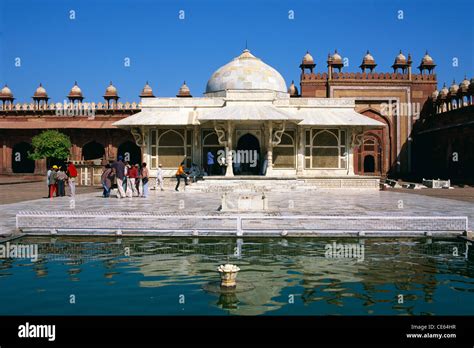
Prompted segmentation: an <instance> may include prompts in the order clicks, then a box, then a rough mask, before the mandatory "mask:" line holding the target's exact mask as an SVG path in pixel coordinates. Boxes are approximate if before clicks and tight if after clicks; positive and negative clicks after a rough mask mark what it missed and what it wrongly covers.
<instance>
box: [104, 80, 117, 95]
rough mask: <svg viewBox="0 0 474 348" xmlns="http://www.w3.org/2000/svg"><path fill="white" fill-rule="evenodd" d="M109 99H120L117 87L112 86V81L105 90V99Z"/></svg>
mask: <svg viewBox="0 0 474 348" xmlns="http://www.w3.org/2000/svg"><path fill="white" fill-rule="evenodd" d="M107 97H109V98H112V97H118V92H117V88H115V86H114V85H113V84H112V81H110V84H109V85H108V86H107V88H106V89H105V94H104V98H107Z"/></svg>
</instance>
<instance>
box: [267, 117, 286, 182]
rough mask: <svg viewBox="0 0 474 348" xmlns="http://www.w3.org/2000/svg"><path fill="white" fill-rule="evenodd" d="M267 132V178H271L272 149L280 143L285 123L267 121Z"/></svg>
mask: <svg viewBox="0 0 474 348" xmlns="http://www.w3.org/2000/svg"><path fill="white" fill-rule="evenodd" d="M268 129H269V132H270V141H269V143H268V153H267V159H268V167H267V174H266V175H267V176H271V175H272V174H273V148H274V147H275V146H278V144H280V142H281V137H282V136H283V133H284V132H285V121H283V122H275V123H273V122H272V121H269V127H268Z"/></svg>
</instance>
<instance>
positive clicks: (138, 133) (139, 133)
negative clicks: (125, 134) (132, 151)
mask: <svg viewBox="0 0 474 348" xmlns="http://www.w3.org/2000/svg"><path fill="white" fill-rule="evenodd" d="M130 133H132V135H133V138H134V139H135V144H137V146H140V147H141V146H145V137H144V132H143V130H142V129H140V128H138V127H134V128H132V129H130Z"/></svg>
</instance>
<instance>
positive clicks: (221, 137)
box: [214, 122, 227, 147]
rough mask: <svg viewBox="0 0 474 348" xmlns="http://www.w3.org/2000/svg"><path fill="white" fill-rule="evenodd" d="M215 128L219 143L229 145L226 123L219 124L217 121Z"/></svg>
mask: <svg viewBox="0 0 474 348" xmlns="http://www.w3.org/2000/svg"><path fill="white" fill-rule="evenodd" d="M214 130H215V131H216V134H217V140H218V141H219V144H220V145H223V146H226V147H227V134H226V127H225V125H222V124H218V123H217V122H216V123H214Z"/></svg>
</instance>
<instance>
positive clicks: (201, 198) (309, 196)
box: [0, 186, 474, 235]
mask: <svg viewBox="0 0 474 348" xmlns="http://www.w3.org/2000/svg"><path fill="white" fill-rule="evenodd" d="M220 196H221V194H219V193H213V192H209V193H208V192H202V193H201V192H185V191H184V192H183V191H182V192H175V191H173V190H172V188H171V187H170V186H167V188H166V190H165V191H164V192H161V191H158V192H157V191H154V190H151V191H150V196H149V197H148V198H139V197H134V198H123V199H117V198H115V197H112V198H102V197H101V192H100V191H98V190H97V189H94V192H90V193H83V194H78V195H76V197H75V199H74V202H72V200H71V197H60V198H54V199H52V200H50V199H46V198H42V199H36V200H30V201H24V202H17V203H10V204H3V205H0V235H2V234H3V235H9V234H12V233H14V232H15V221H16V220H15V215H16V214H17V213H18V212H19V211H26V210H28V211H46V212H48V211H73V210H78V211H79V210H80V211H94V212H104V213H106V212H124V213H125V212H154V213H164V214H166V213H171V214H178V215H186V214H199V215H207V214H216V213H217V209H218V207H219V206H220V203H221V201H220ZM267 197H268V201H269V208H270V210H272V211H276V212H278V213H279V214H280V215H300V214H302V215H325V216H328V215H336V216H443V217H450V216H467V217H468V219H469V228H470V229H471V230H472V229H473V227H474V224H473V222H474V203H471V202H464V201H459V200H452V199H445V198H437V197H430V196H424V195H418V194H411V193H405V192H394V191H377V190H358V189H347V190H344V189H326V190H323V189H320V190H312V191H300V190H294V191H290V190H288V191H281V192H280V191H271V192H268V193H267Z"/></svg>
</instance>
